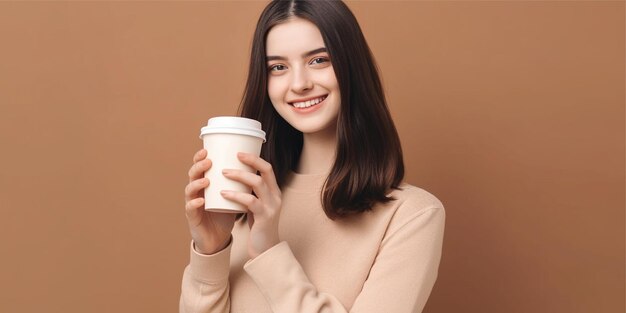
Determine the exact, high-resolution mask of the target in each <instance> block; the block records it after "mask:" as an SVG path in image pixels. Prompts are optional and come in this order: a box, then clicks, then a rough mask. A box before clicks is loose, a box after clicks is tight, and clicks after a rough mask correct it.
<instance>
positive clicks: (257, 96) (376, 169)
mask: <svg viewBox="0 0 626 313" xmlns="http://www.w3.org/2000/svg"><path fill="white" fill-rule="evenodd" d="M292 17H299V18H303V19H306V20H308V21H310V22H312V23H313V24H315V25H316V26H317V27H318V29H319V31H320V33H321V34H322V38H323V39H324V44H325V45H326V49H327V50H328V54H329V57H330V60H331V64H332V66H333V69H334V71H335V75H336V77H337V82H338V84H339V89H340V93H341V104H340V109H339V115H338V117H337V152H336V159H335V162H334V164H333V167H332V169H331V171H330V173H329V175H328V177H327V179H326V182H325V186H324V189H323V192H322V194H321V202H322V206H323V208H324V211H325V213H326V215H327V216H328V217H329V218H330V219H333V220H334V219H336V218H338V217H339V218H341V217H345V216H348V215H352V214H354V213H361V212H364V211H367V210H369V209H371V208H372V207H373V205H374V204H376V203H377V202H381V203H387V202H389V201H391V200H395V199H394V198H393V197H387V196H386V195H387V194H388V193H389V192H390V191H391V189H392V188H393V189H399V184H400V183H401V181H402V179H403V177H404V163H403V160H402V148H401V146H400V139H399V137H398V133H397V131H396V128H395V126H394V124H393V121H392V119H391V115H390V114H389V109H388V108H387V103H386V100H385V95H384V92H383V88H382V84H381V82H380V78H379V75H378V68H377V66H376V63H375V61H374V58H373V56H372V53H371V51H370V49H369V46H368V45H367V42H366V41H365V37H364V36H363V33H362V31H361V28H360V26H359V24H358V22H357V20H356V18H355V16H354V15H353V14H352V12H351V11H350V9H349V8H348V6H347V5H346V4H344V3H343V2H341V1H320V0H311V1H308V0H306V1H299V0H295V1H294V0H290V1H272V2H271V3H269V4H268V5H267V7H266V8H265V9H264V10H263V13H261V16H260V18H259V20H258V23H257V26H256V30H255V32H254V37H253V41H252V51H251V57H250V69H249V72H248V79H247V82H246V87H245V91H244V94H243V98H242V101H241V104H240V107H239V112H238V114H239V115H240V116H243V117H247V118H252V119H255V120H258V121H260V122H261V124H262V125H263V129H264V130H265V132H266V133H267V142H266V143H265V144H264V145H263V148H262V149H261V157H262V158H263V159H265V160H266V161H267V162H269V163H270V164H272V167H273V169H274V174H275V175H276V180H277V182H278V185H279V187H280V188H282V187H283V185H284V184H285V182H286V179H287V176H288V174H289V172H290V171H293V170H294V169H295V168H296V166H297V164H298V161H299V159H300V153H301V152H302V145H303V137H302V133H301V132H300V131H298V130H297V129H295V128H294V127H292V126H291V125H290V124H288V123H287V122H286V121H285V120H284V119H283V118H282V117H281V116H280V115H279V114H278V113H277V112H276V110H275V109H274V107H273V106H272V103H271V101H270V98H269V95H268V92H267V80H268V69H267V67H266V63H267V62H266V59H265V57H266V55H265V53H266V52H265V51H266V50H265V42H266V38H267V34H268V32H269V30H270V29H271V28H272V27H273V26H275V25H277V24H280V23H284V22H286V21H287V20H288V19H289V18H292Z"/></svg>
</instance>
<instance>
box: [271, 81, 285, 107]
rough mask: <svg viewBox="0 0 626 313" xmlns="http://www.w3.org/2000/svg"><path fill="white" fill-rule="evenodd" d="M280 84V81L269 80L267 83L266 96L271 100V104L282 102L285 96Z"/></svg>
mask: <svg viewBox="0 0 626 313" xmlns="http://www.w3.org/2000/svg"><path fill="white" fill-rule="evenodd" d="M282 85H283V84H281V81H280V79H276V78H270V79H268V81H267V94H268V96H269V97H270V100H272V103H275V104H278V103H279V102H282V101H283V98H284V96H285V90H284V88H283V86H282Z"/></svg>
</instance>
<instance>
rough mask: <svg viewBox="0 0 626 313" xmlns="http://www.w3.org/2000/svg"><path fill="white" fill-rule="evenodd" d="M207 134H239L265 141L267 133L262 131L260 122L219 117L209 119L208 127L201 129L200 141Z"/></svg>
mask: <svg viewBox="0 0 626 313" xmlns="http://www.w3.org/2000/svg"><path fill="white" fill-rule="evenodd" d="M207 134H239V135H248V136H254V137H257V138H260V139H263V142H265V132H264V131H263V130H261V123H260V122H259V121H256V120H253V119H249V118H245V117H239V116H217V117H212V118H210V119H209V122H208V123H207V126H204V127H202V129H200V139H202V136H204V135H207Z"/></svg>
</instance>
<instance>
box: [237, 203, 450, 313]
mask: <svg viewBox="0 0 626 313" xmlns="http://www.w3.org/2000/svg"><path fill="white" fill-rule="evenodd" d="M444 223H445V211H444V209H443V206H441V207H430V208H426V209H423V210H419V211H418V212H415V213H414V214H412V215H411V216H409V217H408V218H406V219H404V220H403V221H402V222H401V223H399V225H398V226H397V227H394V228H390V229H389V230H388V233H387V234H386V235H385V237H384V239H383V241H382V242H381V245H380V248H379V251H378V255H377V257H376V259H375V261H374V264H373V265H372V268H371V270H370V274H369V276H368V278H367V280H366V281H365V284H364V286H363V289H362V290H361V292H360V293H359V295H358V296H357V298H356V300H355V302H354V304H353V306H352V308H350V310H347V309H346V308H345V307H343V305H342V304H341V303H340V301H339V300H338V299H337V298H335V297H334V296H333V295H331V294H326V293H322V292H318V291H317V289H316V287H315V286H314V285H313V284H312V283H311V282H310V281H309V279H308V278H307V276H306V274H305V273H304V271H303V269H302V267H301V266H300V264H299V262H298V260H297V259H296V258H295V256H294V255H293V253H292V251H291V249H290V248H289V245H288V244H287V242H284V241H283V242H281V243H279V244H278V245H276V246H274V247H272V248H270V249H268V250H267V251H265V252H264V253H263V254H261V255H259V256H258V257H256V258H255V259H253V260H249V261H248V262H246V264H245V265H244V269H245V271H246V272H247V273H248V274H249V275H250V276H251V277H252V279H253V280H254V282H255V283H256V284H257V286H258V287H259V289H260V290H261V292H262V293H263V295H264V296H265V298H266V299H267V301H268V303H269V304H270V306H271V307H272V310H273V311H274V312H275V313H293V312H299V313H318V312H325V313H339V312H354V313H357V312H359V313H379V312H394V313H409V312H410V313H419V312H421V311H422V309H423V308H424V306H425V304H426V301H427V300H428V297H429V295H430V292H431V290H432V288H433V286H434V284H435V280H436V279H437V271H438V268H439V261H440V259H441V249H442V244H443V231H444Z"/></svg>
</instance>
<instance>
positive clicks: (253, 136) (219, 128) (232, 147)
mask: <svg viewBox="0 0 626 313" xmlns="http://www.w3.org/2000/svg"><path fill="white" fill-rule="evenodd" d="M200 139H202V141H203V143H204V149H206V151H207V158H208V159H210V160H211V162H212V163H213V164H212V166H211V168H210V169H209V170H208V171H206V172H205V173H204V177H206V178H208V179H209V186H208V187H207V188H205V189H204V209H205V210H207V211H213V212H222V213H246V212H248V209H247V208H246V207H245V206H244V205H242V204H240V203H238V202H235V201H231V200H227V199H225V198H224V197H222V195H221V194H220V192H221V191H222V190H235V191H241V192H245V193H251V192H252V189H251V188H250V187H248V186H247V185H245V184H243V183H240V182H238V181H234V180H232V179H228V178H226V177H225V176H224V174H222V170H223V169H241V170H245V171H248V172H250V173H254V174H256V170H255V169H254V168H252V167H250V166H248V165H246V164H243V163H241V161H239V159H238V158H237V153H238V152H245V153H250V154H254V155H256V156H259V155H260V154H261V145H262V144H263V143H264V142H265V132H264V131H263V130H261V123H259V122H258V121H255V120H253V119H249V118H244V117H236V116H218V117H213V118H210V119H209V122H208V123H207V126H205V127H202V129H201V130H200Z"/></svg>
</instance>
